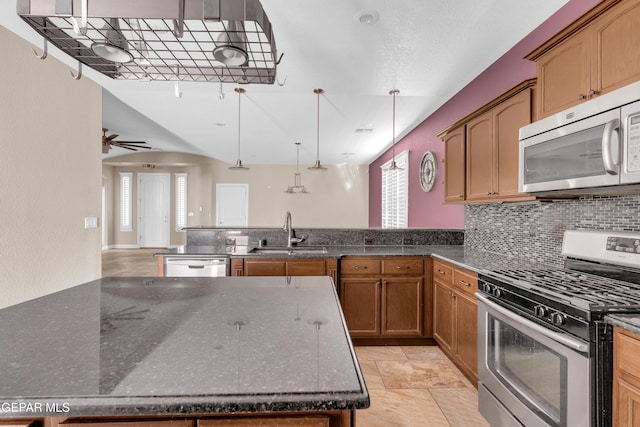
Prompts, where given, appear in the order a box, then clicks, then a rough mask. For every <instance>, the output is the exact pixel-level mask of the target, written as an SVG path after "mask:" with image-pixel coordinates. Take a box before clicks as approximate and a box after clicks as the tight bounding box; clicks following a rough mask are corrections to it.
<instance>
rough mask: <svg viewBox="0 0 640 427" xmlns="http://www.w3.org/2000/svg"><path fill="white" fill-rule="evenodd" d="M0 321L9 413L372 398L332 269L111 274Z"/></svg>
mask: <svg viewBox="0 0 640 427" xmlns="http://www.w3.org/2000/svg"><path fill="white" fill-rule="evenodd" d="M0 325H2V326H1V327H0V418H6V417H34V416H40V417H42V416H65V417H69V416H85V415H87V416H89V415H90V416H121V415H171V414H213V413H229V412H264V411H315V410H349V409H361V408H367V407H368V406H369V395H368V392H367V388H366V386H365V383H364V380H363V377H362V373H361V371H360V367H359V365H358V362H357V358H356V356H355V353H354V350H353V347H352V345H351V341H350V339H349V336H348V333H347V330H346V326H345V323H344V319H343V317H342V312H341V310H340V306H339V302H338V297H337V295H336V291H335V287H334V286H333V284H332V282H331V280H330V279H329V278H328V277H269V278H265V277H221V278H203V277H193V278H166V277H144V278H143V277H139V278H135V277H126V278H103V279H100V280H96V281H93V282H89V283H86V284H83V285H79V286H76V287H73V288H69V289H67V290H63V291H60V292H57V293H54V294H50V295H47V296H44V297H41V298H38V299H34V300H31V301H27V302H24V303H21V304H17V305H14V306H10V307H7V308H4V309H2V310H0ZM21 404H22V406H20V405H21ZM28 405H30V406H28Z"/></svg>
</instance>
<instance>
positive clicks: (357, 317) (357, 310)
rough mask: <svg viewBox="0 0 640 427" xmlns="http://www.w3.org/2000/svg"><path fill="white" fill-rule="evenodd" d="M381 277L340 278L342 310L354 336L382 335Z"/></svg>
mask: <svg viewBox="0 0 640 427" xmlns="http://www.w3.org/2000/svg"><path fill="white" fill-rule="evenodd" d="M380 286H381V283H380V279H379V278H347V279H340V294H341V303H342V311H343V313H344V318H345V321H346V322H347V327H348V328H349V333H350V335H351V336H352V337H374V336H379V335H380V305H381V302H380Z"/></svg>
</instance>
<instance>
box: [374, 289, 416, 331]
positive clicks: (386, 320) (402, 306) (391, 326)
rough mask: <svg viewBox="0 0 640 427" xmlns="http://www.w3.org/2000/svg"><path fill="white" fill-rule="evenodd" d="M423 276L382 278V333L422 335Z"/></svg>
mask: <svg viewBox="0 0 640 427" xmlns="http://www.w3.org/2000/svg"><path fill="white" fill-rule="evenodd" d="M422 292H423V279H422V277H406V278H405V277H402V278H400V277H393V278H391V277H389V278H384V279H383V280H382V331H381V332H382V335H385V336H403V337H409V336H412V337H419V336H421V335H422V313H423V310H422Z"/></svg>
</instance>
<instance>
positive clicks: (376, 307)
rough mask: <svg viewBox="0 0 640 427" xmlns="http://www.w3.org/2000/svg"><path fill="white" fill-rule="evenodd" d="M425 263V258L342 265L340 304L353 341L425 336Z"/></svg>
mask: <svg viewBox="0 0 640 427" xmlns="http://www.w3.org/2000/svg"><path fill="white" fill-rule="evenodd" d="M424 262H425V261H424V258H422V257H398V258H364V257H362V258H361V257H353V258H349V257H347V258H344V259H342V260H341V261H340V300H341V304H342V311H343V312H344V316H345V320H346V322H347V326H348V328H349V333H350V334H351V336H352V337H354V338H375V337H398V338H409V337H421V336H422V335H423V331H424V326H425V322H424V300H425V295H424V271H425V266H424Z"/></svg>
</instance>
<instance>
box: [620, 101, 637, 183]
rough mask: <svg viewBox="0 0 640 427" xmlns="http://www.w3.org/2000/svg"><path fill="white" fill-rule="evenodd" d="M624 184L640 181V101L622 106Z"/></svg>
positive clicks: (622, 178)
mask: <svg viewBox="0 0 640 427" xmlns="http://www.w3.org/2000/svg"><path fill="white" fill-rule="evenodd" d="M622 135H623V138H622V140H623V144H622V168H621V169H622V171H621V176H620V182H621V183H622V184H635V183H639V182H640V101H638V102H634V103H633V104H629V105H626V106H624V107H622Z"/></svg>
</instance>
